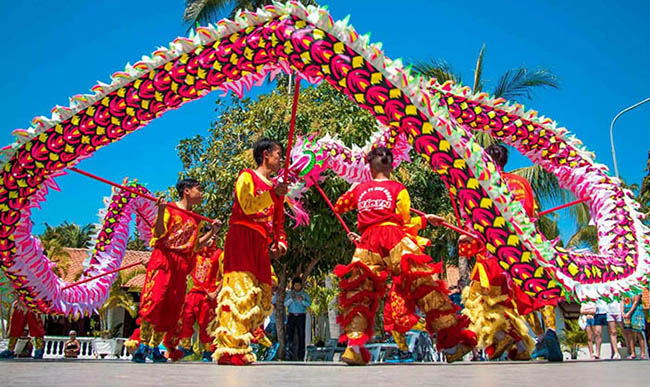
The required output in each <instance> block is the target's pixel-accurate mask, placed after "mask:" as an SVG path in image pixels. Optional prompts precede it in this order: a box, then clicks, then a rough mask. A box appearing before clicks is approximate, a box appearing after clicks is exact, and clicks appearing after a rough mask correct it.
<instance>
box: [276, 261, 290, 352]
mask: <svg viewBox="0 0 650 387" xmlns="http://www.w3.org/2000/svg"><path fill="white" fill-rule="evenodd" d="M276 274H277V276H278V290H277V291H276V293H275V310H274V311H273V313H275V331H276V333H277V335H278V344H279V346H278V358H279V359H284V347H285V345H286V343H285V342H284V337H285V334H284V332H285V326H284V319H285V314H286V309H285V308H284V297H285V295H286V289H287V266H286V265H282V267H281V270H279V271H278V273H276Z"/></svg>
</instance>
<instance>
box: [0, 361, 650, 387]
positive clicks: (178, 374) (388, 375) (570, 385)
mask: <svg viewBox="0 0 650 387" xmlns="http://www.w3.org/2000/svg"><path fill="white" fill-rule="evenodd" d="M44 385H47V386H153V385H157V386H256V387H259V386H269V385H273V386H347V387H365V386H386V385H388V386H395V387H402V386H450V387H454V386H469V385H471V386H475V387H484V386H518V387H521V386H553V387H565V386H567V387H583V386H616V387H619V386H648V385H650V361H643V360H636V361H570V362H564V363H546V362H518V363H511V362H491V363H487V362H481V363H469V362H462V363H456V364H450V365H448V364H440V363H420V364H400V365H387V364H377V365H370V366H366V367H349V366H345V365H342V364H340V363H288V362H285V363H277V362H273V363H257V364H255V365H253V366H248V367H232V366H218V365H216V364H211V363H185V362H182V363H176V364H149V363H148V364H134V363H130V362H125V361H111V360H43V361H34V360H12V361H0V386H44Z"/></svg>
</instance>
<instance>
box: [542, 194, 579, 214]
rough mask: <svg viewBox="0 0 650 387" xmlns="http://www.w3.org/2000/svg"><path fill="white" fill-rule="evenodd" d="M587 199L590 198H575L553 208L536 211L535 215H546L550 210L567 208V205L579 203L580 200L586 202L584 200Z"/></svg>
mask: <svg viewBox="0 0 650 387" xmlns="http://www.w3.org/2000/svg"><path fill="white" fill-rule="evenodd" d="M589 199H591V197H589V196H587V197H586V198H583V199H577V200H574V201H572V202H568V203H565V204H562V205H561V206H557V207H554V208H549V209H548V210H545V211H540V212H538V213H537V216H538V217H540V216H543V215H546V214H548V213H551V212H555V211H558V210H561V209H563V208H567V207H571V206H575V205H576V204H579V203H582V202H586V201H587V200H589Z"/></svg>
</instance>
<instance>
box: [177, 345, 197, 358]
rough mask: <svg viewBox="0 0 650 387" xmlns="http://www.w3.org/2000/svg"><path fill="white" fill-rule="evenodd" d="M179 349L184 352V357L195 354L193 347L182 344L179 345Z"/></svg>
mask: <svg viewBox="0 0 650 387" xmlns="http://www.w3.org/2000/svg"><path fill="white" fill-rule="evenodd" d="M178 350H179V351H181V352H183V357H188V356H191V355H193V354H194V351H193V350H192V348H184V347H183V346H182V345H181V346H180V347H178Z"/></svg>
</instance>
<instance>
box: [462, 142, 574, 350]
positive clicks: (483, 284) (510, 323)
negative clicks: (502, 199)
mask: <svg viewBox="0 0 650 387" xmlns="http://www.w3.org/2000/svg"><path fill="white" fill-rule="evenodd" d="M485 151H486V153H487V154H488V155H490V157H491V158H492V160H493V161H494V163H495V165H496V167H497V168H498V169H499V172H500V173H501V176H502V177H503V179H504V180H505V181H506V184H507V185H508V189H509V190H510V192H512V194H513V196H514V199H515V200H517V201H519V202H520V203H521V204H522V206H523V207H524V211H526V215H528V217H529V218H531V219H534V218H535V213H536V204H535V198H534V195H533V189H532V187H531V186H530V183H529V182H528V180H526V179H525V178H523V177H521V176H519V175H516V174H513V173H507V172H504V171H503V169H504V168H505V166H506V164H507V162H508V149H507V148H506V147H504V146H503V145H491V146H489V147H487V148H486V149H485ZM459 252H460V255H461V257H468V258H469V257H470V256H476V265H475V266H474V270H473V272H472V283H471V284H470V287H469V288H467V289H466V290H465V292H463V302H464V304H465V310H464V312H463V313H465V314H466V315H467V316H469V317H470V320H471V321H472V326H471V328H472V329H473V330H474V331H475V332H477V334H478V336H479V345H480V346H483V347H485V348H486V353H487V355H488V357H489V358H491V359H493V358H499V357H501V355H502V354H503V352H504V351H508V357H509V358H510V359H512V360H527V359H530V357H531V351H532V348H533V345H534V344H535V343H534V340H533V339H532V338H531V337H530V335H529V333H528V327H527V326H526V324H525V321H524V318H522V317H521V316H522V315H526V320H528V323H529V324H530V326H531V327H532V328H533V332H534V333H535V334H536V335H537V337H538V343H537V348H536V351H535V353H533V354H532V357H545V358H546V359H548V360H550V361H562V359H563V356H562V351H561V349H560V345H559V342H558V340H557V335H556V333H555V307H554V306H553V305H541V304H539V303H538V302H536V301H534V300H533V298H532V297H530V296H529V295H527V294H526V293H525V292H524V291H523V290H521V288H519V287H518V286H514V285H513V284H511V283H510V278H509V277H508V275H507V273H506V272H505V271H504V270H503V269H502V268H501V266H499V263H498V261H497V258H496V257H494V256H492V255H489V254H488V253H487V251H486V249H485V247H484V246H483V245H482V244H481V243H480V242H479V241H478V240H471V238H467V237H465V236H463V237H461V238H460V240H459ZM538 309H540V310H541V312H542V317H543V321H544V325H545V326H546V333H545V332H544V329H543V328H542V324H541V323H540V322H539V320H538V319H537V316H536V315H535V313H536V312H535V311H536V310H538Z"/></svg>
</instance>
